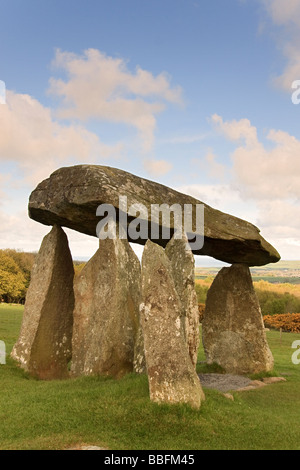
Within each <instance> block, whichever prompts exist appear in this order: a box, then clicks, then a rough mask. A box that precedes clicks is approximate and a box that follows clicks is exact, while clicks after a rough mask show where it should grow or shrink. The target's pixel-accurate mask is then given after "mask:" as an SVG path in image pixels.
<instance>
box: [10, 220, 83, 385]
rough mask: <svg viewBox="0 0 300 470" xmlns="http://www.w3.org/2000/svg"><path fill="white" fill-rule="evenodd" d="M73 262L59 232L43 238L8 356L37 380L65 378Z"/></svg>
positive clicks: (70, 347)
mask: <svg viewBox="0 0 300 470" xmlns="http://www.w3.org/2000/svg"><path fill="white" fill-rule="evenodd" d="M73 277H74V269H73V261H72V257H71V253H70V250H69V246H68V240H67V237H66V235H65V233H64V232H63V230H62V229H61V228H60V227H58V226H54V227H53V229H52V230H51V232H50V233H49V234H48V235H46V237H45V238H44V240H43V242H42V245H41V248H40V251H39V253H38V256H37V258H36V261H35V264H34V266H33V269H32V273H31V282H30V286H29V289H28V292H27V296H26V302H25V310H24V316H23V323H22V327H21V332H20V336H19V339H18V341H17V343H16V344H15V346H14V348H13V350H12V354H11V355H12V357H13V358H14V359H16V360H17V361H18V362H19V363H20V365H21V366H22V367H23V368H24V369H25V370H26V371H28V372H30V373H31V374H32V375H34V376H36V377H38V378H40V379H61V378H65V377H67V376H68V362H69V361H70V359H71V349H72V343H71V342H72V325H73V316H72V314H73V307H74V293H73Z"/></svg>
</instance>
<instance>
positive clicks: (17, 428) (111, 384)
mask: <svg viewBox="0 0 300 470" xmlns="http://www.w3.org/2000/svg"><path fill="white" fill-rule="evenodd" d="M21 317H22V307H15V306H3V305H0V339H2V340H4V341H5V342H6V345H7V352H8V353H9V352H10V350H11V348H12V346H13V344H14V342H15V340H16V338H17V336H18V332H19V328H20V322H21ZM267 334H268V341H269V345H270V347H271V349H272V352H273V354H274V357H275V371H276V374H277V375H282V374H286V375H285V377H286V379H287V382H284V383H278V384H274V385H269V386H266V387H262V388H260V389H256V390H252V391H249V392H233V395H234V401H231V400H228V399H226V398H225V397H224V396H223V395H222V394H221V393H219V392H217V391H215V390H208V389H206V390H205V395H206V400H205V402H203V404H202V406H201V409H200V410H199V411H196V410H192V409H190V408H189V407H188V406H184V405H176V406H174V405H173V406H170V405H169V406H168V405H157V404H154V403H151V402H150V400H149V394H148V382H147V378H146V377H145V376H136V375H134V374H129V375H127V376H126V377H124V378H123V379H121V380H118V381H117V380H113V379H109V378H99V377H82V378H78V379H69V380H62V381H51V382H46V381H39V380H35V379H33V378H31V377H29V376H28V375H27V374H26V373H24V372H23V371H22V370H21V369H19V367H17V366H16V364H15V363H14V361H13V360H12V359H10V358H9V357H8V358H7V364H6V365H0V383H1V393H0V449H1V450H4V449H14V450H17V449H36V450H37V449H64V448H68V447H72V446H75V445H76V444H83V443H85V444H92V445H99V446H102V447H107V448H109V449H111V450H115V449H119V450H124V449H130V450H136V449H145V450H147V449H151V450H179V449H180V450H197V449H233V450H234V449H297V450H300V426H299V423H300V365H294V364H293V363H292V361H291V355H292V353H293V352H294V350H293V349H292V348H291V345H292V342H293V341H294V340H295V339H300V336H299V335H297V334H291V333H283V334H282V336H281V339H280V333H279V332H276V331H269V332H268V333H267ZM203 358H204V356H203V350H202V349H201V350H200V352H199V359H200V360H203Z"/></svg>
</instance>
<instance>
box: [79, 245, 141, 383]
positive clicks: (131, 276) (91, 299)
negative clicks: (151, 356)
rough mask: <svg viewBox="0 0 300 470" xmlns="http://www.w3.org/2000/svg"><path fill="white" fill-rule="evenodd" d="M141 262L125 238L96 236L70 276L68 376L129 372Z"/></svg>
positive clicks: (137, 324)
mask: <svg viewBox="0 0 300 470" xmlns="http://www.w3.org/2000/svg"><path fill="white" fill-rule="evenodd" d="M140 281H141V268H140V262H139V260H138V258H137V256H136V254H135V253H134V251H133V250H132V248H131V246H130V245H129V243H128V241H127V240H120V239H119V238H117V239H114V240H112V239H108V238H107V239H105V240H100V242H99V249H98V250H97V252H96V253H95V255H94V256H93V257H92V258H91V259H90V260H89V261H88V263H87V264H86V265H85V267H84V268H83V269H82V271H81V272H80V274H79V275H77V276H76V277H75V282H74V293H75V309H74V327H73V357H72V366H71V372H72V374H73V375H75V376H78V375H94V374H95V375H109V376H113V377H121V376H122V375H124V374H125V373H127V372H132V371H133V361H134V354H135V342H136V337H137V331H138V328H139V304H140V288H141V285H140Z"/></svg>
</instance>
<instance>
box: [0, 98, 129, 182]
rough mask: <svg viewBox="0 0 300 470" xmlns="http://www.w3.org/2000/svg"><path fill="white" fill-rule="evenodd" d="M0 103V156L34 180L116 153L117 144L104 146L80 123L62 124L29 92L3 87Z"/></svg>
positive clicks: (117, 150)
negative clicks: (66, 165)
mask: <svg viewBox="0 0 300 470" xmlns="http://www.w3.org/2000/svg"><path fill="white" fill-rule="evenodd" d="M6 98H7V99H6V103H7V104H6V105H2V106H1V107H0V128H1V132H0V160H2V161H14V162H17V163H18V164H19V166H20V167H21V169H23V170H24V171H25V174H26V176H27V178H28V179H29V180H30V181H31V182H34V183H37V182H39V181H40V180H41V179H42V178H45V177H48V176H49V174H50V173H51V172H52V171H53V170H55V169H57V167H59V166H62V164H69V163H70V162H71V163H74V162H78V161H79V162H86V161H88V162H91V161H95V160H96V159H100V160H104V159H106V158H111V157H115V156H117V155H119V153H120V151H121V145H120V144H118V145H115V146H108V145H105V144H103V143H102V142H100V140H99V138H98V136H97V135H96V134H94V133H92V132H90V131H88V130H87V129H85V128H84V127H82V126H80V125H69V126H67V125H62V124H60V123H59V122H57V121H55V120H53V118H52V115H51V110H50V109H49V108H46V107H44V106H43V105H42V104H41V103H39V101H37V100H36V99H34V98H33V97H31V96H29V95H24V94H22V95H21V94H17V93H14V92H12V91H7V94H6Z"/></svg>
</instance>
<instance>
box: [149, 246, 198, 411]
mask: <svg viewBox="0 0 300 470" xmlns="http://www.w3.org/2000/svg"><path fill="white" fill-rule="evenodd" d="M140 310H141V321H142V325H143V334H144V346H145V356H146V364H147V372H148V380H149V391H150V399H151V400H152V401H155V402H158V403H162V402H165V403H187V404H189V405H190V406H192V407H194V408H199V407H200V404H201V400H203V399H204V394H203V391H202V387H201V384H200V380H199V378H198V376H197V374H196V371H195V368H194V366H193V364H192V362H191V359H190V356H189V352H188V348H187V345H186V340H185V337H184V331H183V326H182V322H181V315H182V305H181V301H180V299H179V296H178V294H177V292H176V288H175V284H174V281H173V276H172V266H171V263H170V261H169V259H168V257H167V256H166V254H165V251H164V249H163V248H161V247H160V246H158V245H157V244H155V243H153V242H151V241H148V242H147V243H146V246H145V249H144V253H143V258H142V304H141V308H140Z"/></svg>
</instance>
